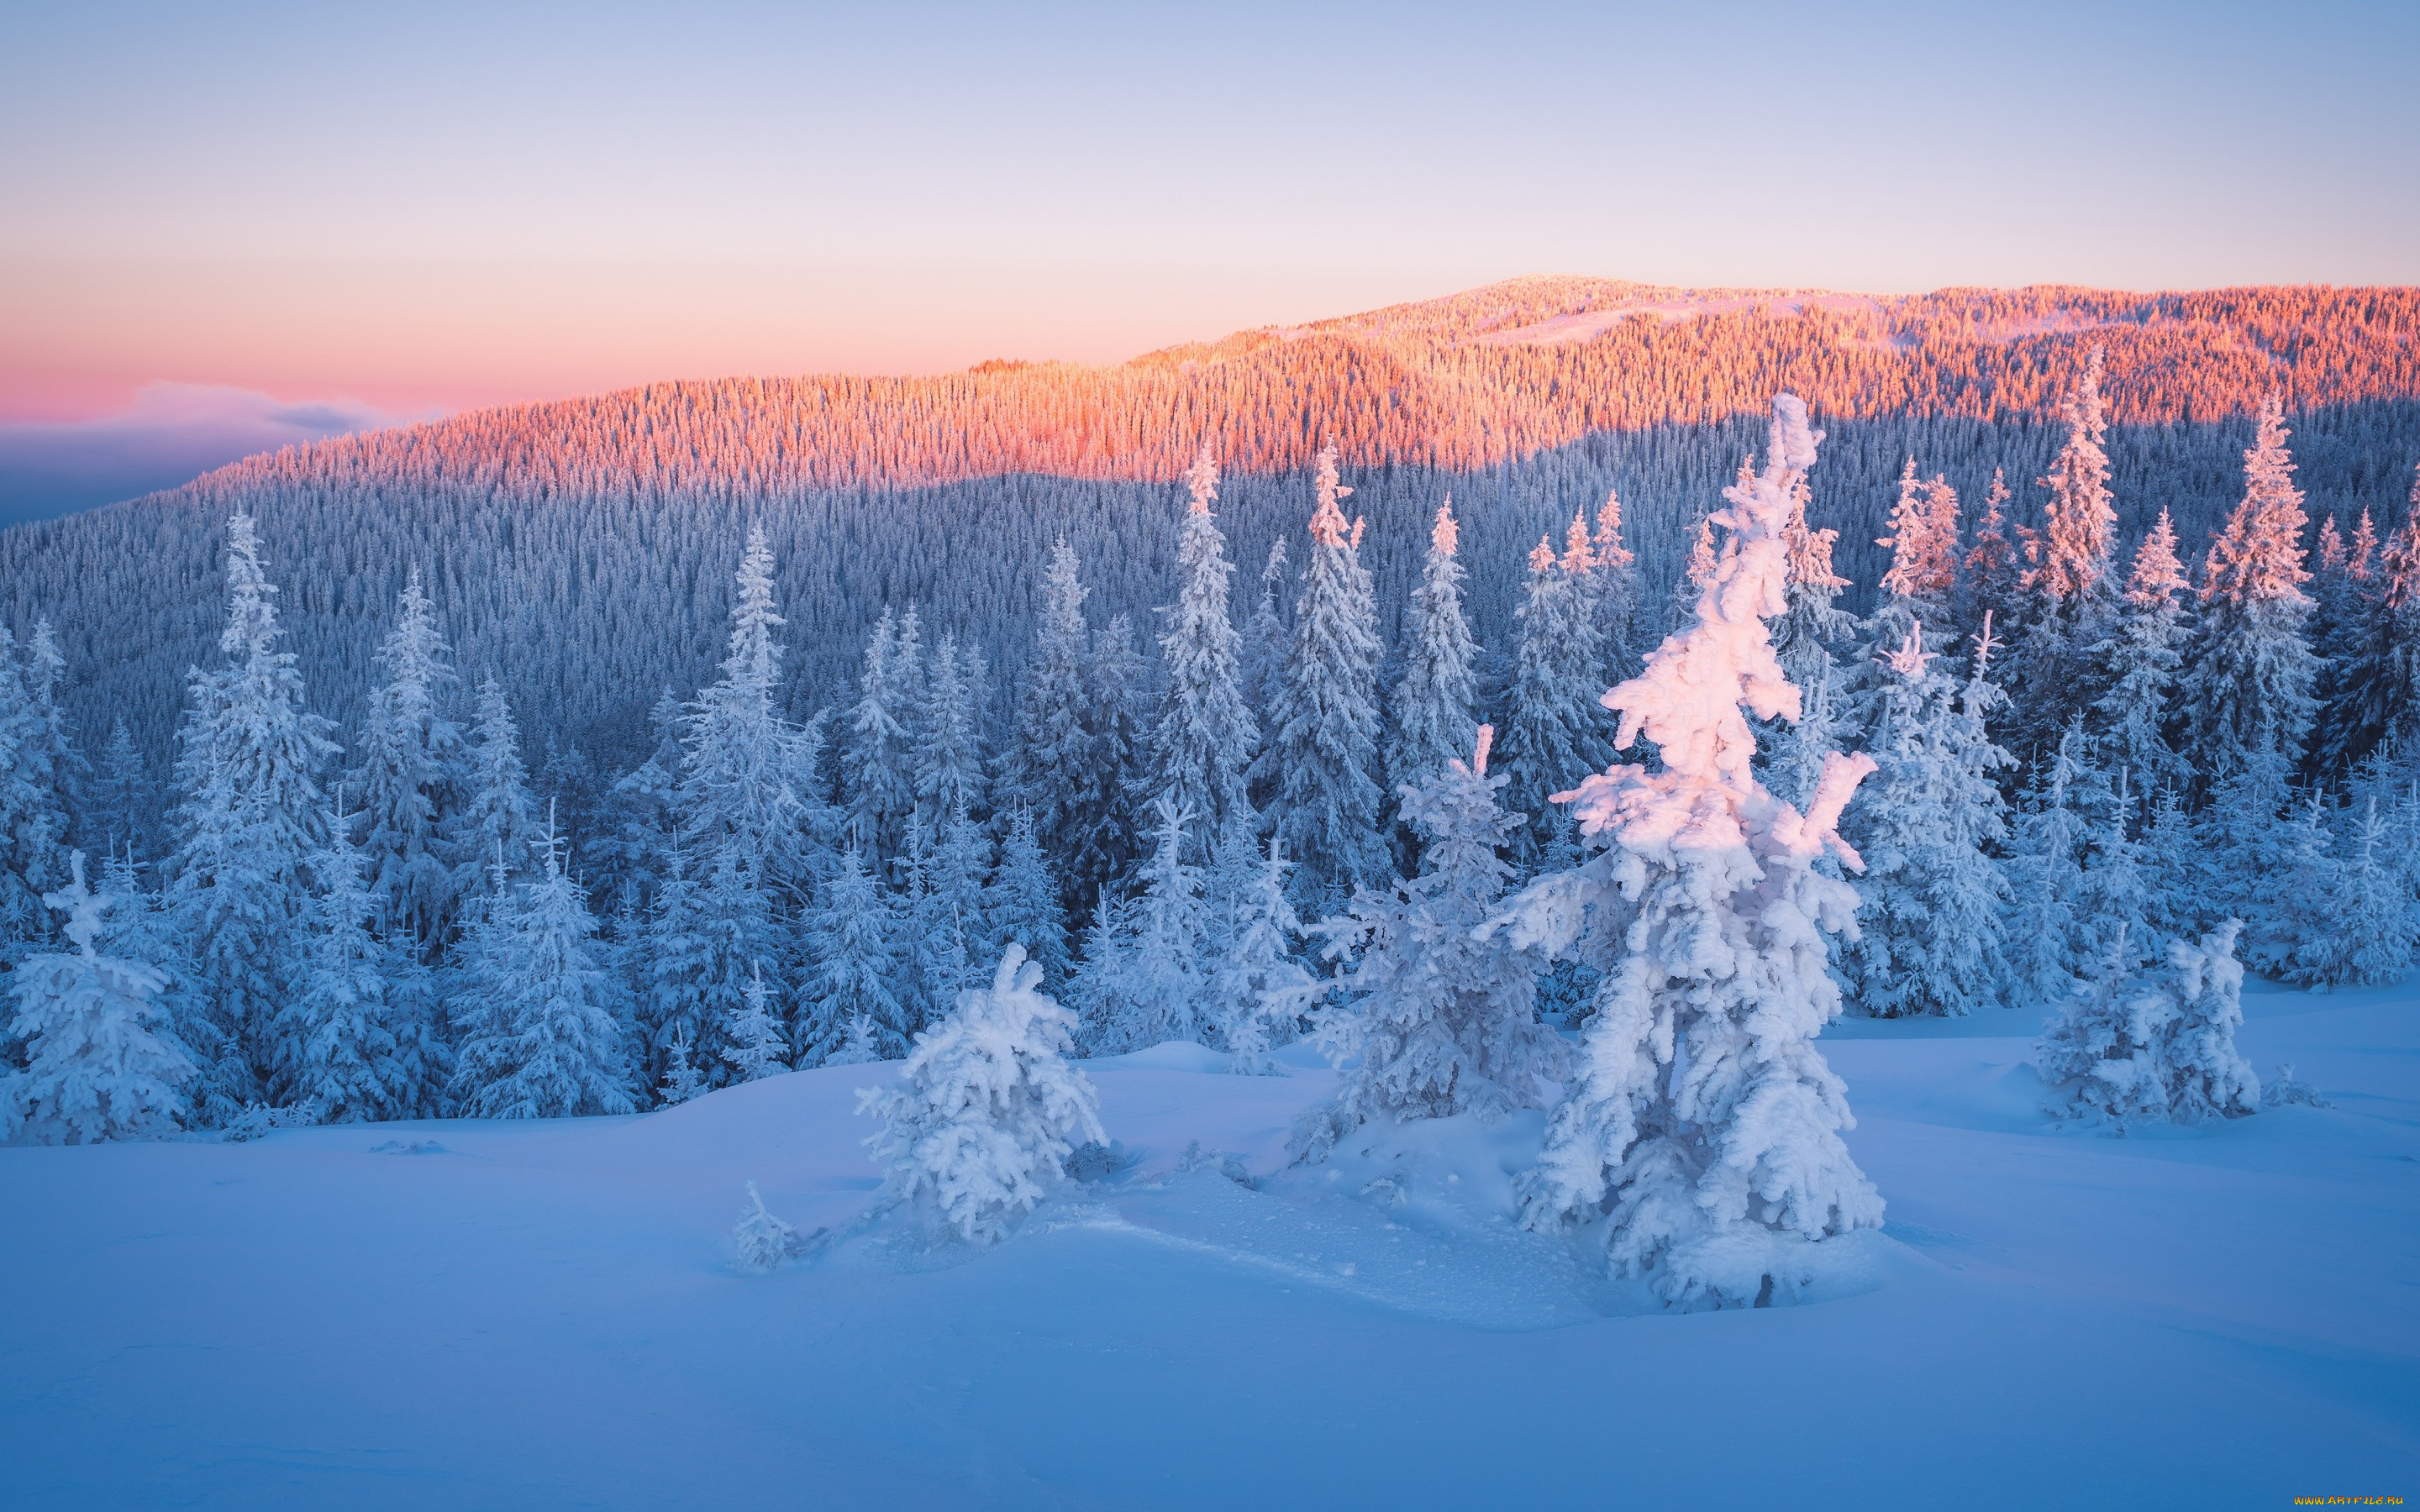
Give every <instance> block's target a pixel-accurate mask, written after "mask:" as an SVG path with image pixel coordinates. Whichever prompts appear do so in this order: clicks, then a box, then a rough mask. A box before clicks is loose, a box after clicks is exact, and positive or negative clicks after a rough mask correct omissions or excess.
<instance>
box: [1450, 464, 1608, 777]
mask: <svg viewBox="0 0 2420 1512" xmlns="http://www.w3.org/2000/svg"><path fill="white" fill-rule="evenodd" d="M1589 545H1590V549H1591V551H1592V553H1593V554H1594V555H1595V557H1596V594H1595V598H1596V623H1597V633H1598V635H1599V636H1600V637H1601V638H1602V639H1603V640H1604V644H1605V671H1604V674H1603V675H1604V677H1605V686H1606V687H1613V686H1614V685H1615V684H1616V683H1620V682H1624V681H1627V680H1628V679H1630V678H1632V677H1635V676H1637V673H1638V647H1637V633H1638V632H1637V620H1638V610H1639V608H1640V604H1639V586H1638V558H1637V555H1636V554H1634V553H1633V552H1632V551H1631V549H1630V548H1629V547H1627V546H1626V545H1624V544H1623V543H1622V539H1621V496H1620V495H1619V494H1617V493H1615V492H1614V491H1613V490H1612V489H1610V488H1608V489H1606V495H1605V502H1604V503H1602V504H1599V505H1598V506H1597V511H1596V532H1595V533H1594V535H1593V536H1591V537H1590V542H1589ZM1402 780H1405V781H1409V780H1412V779H1411V778H1409V777H1404V778H1403V779H1402Z"/></svg>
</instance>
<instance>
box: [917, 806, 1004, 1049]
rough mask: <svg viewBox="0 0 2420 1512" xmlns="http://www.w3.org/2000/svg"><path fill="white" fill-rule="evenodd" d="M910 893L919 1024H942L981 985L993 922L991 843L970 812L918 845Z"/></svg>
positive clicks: (960, 814)
mask: <svg viewBox="0 0 2420 1512" xmlns="http://www.w3.org/2000/svg"><path fill="white" fill-rule="evenodd" d="M914 861H915V870H914V872H913V886H912V887H911V890H910V892H909V894H908V902H907V918H908V937H909V942H910V954H911V956H912V958H913V960H914V961H915V964H916V980H917V988H918V994H919V996H920V998H921V1001H920V1003H919V1005H918V1011H917V1018H916V1023H917V1025H918V1026H920V1027H921V1026H925V1025H931V1024H936V1023H939V1021H940V1020H941V1019H942V1018H943V1017H944V1016H946V1015H947V1014H948V1013H949V1011H950V1007H951V1005H952V1004H954V1003H955V1002H956V1001H957V1000H958V995H959V994H960V993H964V992H968V991H970V990H971V989H973V988H974V987H975V986H977V985H978V980H977V979H978V977H979V976H980V974H981V972H982V969H983V968H982V966H981V964H980V963H981V962H982V961H983V959H984V951H985V945H986V943H987V942H988V941H989V939H990V937H991V921H990V918H988V917H987V915H986V912H985V897H984V876H985V873H986V872H989V871H990V870H991V842H990V840H989V838H988V837H986V836H985V833H984V830H983V827H982V826H981V825H977V824H976V823H975V822H974V821H973V820H972V819H971V818H970V817H969V816H968V815H967V813H966V812H965V810H959V811H957V812H955V813H954V814H952V815H950V817H949V819H948V821H947V822H946V823H944V824H943V825H942V826H941V828H940V832H939V834H938V835H937V836H936V837H935V838H934V841H933V842H932V843H931V844H930V845H924V844H923V843H922V842H921V838H920V841H919V843H918V845H917V846H916V847H915V856H914Z"/></svg>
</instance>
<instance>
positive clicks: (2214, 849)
mask: <svg viewBox="0 0 2420 1512" xmlns="http://www.w3.org/2000/svg"><path fill="white" fill-rule="evenodd" d="M2292 771H2293V765H2292V764H2291V763H2290V762H2288V760H2287V759H2286V758H2285V757H2284V756H2283V755H2281V754H2280V753H2279V752H2278V751H2277V750H2276V749H2274V748H2262V749H2259V750H2256V751H2253V752H2252V753H2251V754H2250V755H2249V757H2247V758H2246V759H2245V761H2244V762H2243V764H2242V765H2241V766H2239V767H2237V768H2236V770H2235V771H2234V772H2232V773H2230V774H2229V775H2227V776H2226V777H2224V778H2221V779H2219V780H2218V781H2217V782H2215V783H2213V784H2212V785H2211V790H2210V797H2209V801H2208V802H2207V803H2205V804H2203V806H2202V809H2201V811H2200V813H2199V814H2197V815H2196V816H2195V826H2194V828H2195V840H2196V842H2197V844H2198V847H2199V849H2200V851H2201V853H2202V855H2203V856H2207V857H2211V859H2212V860H2213V861H2214V862H2215V863H2216V864H2214V865H2212V866H2211V869H2210V870H2209V872H2208V873H2207V874H2206V875H2205V876H2203V877H2202V878H2201V879H2200V880H2201V883H2202V886H2201V888H2200V891H2199V896H2200V897H2201V899H2202V907H2201V914H2202V917H2203V918H2206V919H2221V918H2227V917H2229V916H2232V917H2234V918H2239V919H2242V920H2243V921H2244V927H2245V930H2246V932H2247V933H2248V934H2249V935H2250V939H2251V943H2252V944H2253V945H2254V947H2255V948H2257V949H2263V950H2266V949H2268V948H2270V947H2271V946H2273V945H2274V944H2275V943H2276V942H2278V941H2279V940H2281V939H2283V940H2290V939H2291V937H2292V934H2293V929H2292V925H2291V923H2290V921H2288V920H2284V919H2281V918H2280V916H2279V912H2278V904H2279V903H2280V902H2281V901H2282V898H2281V894H2282V892H2283V890H2284V888H2285V887H2288V885H2289V883H2288V879H2289V878H2290V877H2291V876H2292V874H2293V872H2295V871H2296V869H2297V868H2300V867H2305V866H2308V865H2309V864H2310V856H2309V855H2308V853H2309V851H2310V848H2311V841H2312V840H2313V839H2314V838H2315V837H2314V836H2313V835H2312V834H2311V833H2310V832H2309V831H2308V829H2307V827H2306V826H2304V825H2301V824H2300V823H2298V821H2299V820H2301V819H2302V818H2304V816H2305V815H2306V814H2307V806H2304V805H2297V804H2296V803H2295V802H2294V795H2293V791H2292V789H2291V787H2290V786H2289V785H2288V781H2289V779H2290V777H2291V774H2292ZM2222 857H2223V858H2224V859H2223V860H2221V859H2219V858H2222Z"/></svg>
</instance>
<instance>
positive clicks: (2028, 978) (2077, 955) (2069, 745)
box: [2000, 725, 2087, 1010]
mask: <svg viewBox="0 0 2420 1512" xmlns="http://www.w3.org/2000/svg"><path fill="white" fill-rule="evenodd" d="M2083 760H2084V734H2083V732H2082V730H2081V729H2080V728H2078V727H2077V726H2074V725H2070V726H2069V727H2068V730H2067V733H2065V734H2063V735H2061V736H2060V737H2059V741H2058V744H2057V745H2055V747H2053V748H2051V749H2049V750H2048V751H2045V752H2044V753H2043V754H2042V756H2041V757H2040V759H2039V760H2037V761H2036V762H2035V763H2034V766H2033V779H2032V781H2031V782H2030V783H2028V784H2027V787H2026V792H2025V795H2024V800H2023V803H2022V806H2021V808H2020V810H2019V813H2018V816H2017V821H2016V824H2015V825H2014V827H2013V832H2012V833H2011V834H2010V835H2009V844H2008V856H2007V860H2006V863H2005V865H2004V867H2003V872H2002V874H2003V876H2004V877H2005V878H2006V880H2007V883H2008V914H2007V923H2006V926H2005V928H2004V929H2003V931H2002V937H2003V938H2004V939H2005V940H2006V941H2007V942H2008V944H2007V950H2006V959H2007V962H2008V972H2007V975H2006V977H2005V978H2004V980H2002V982H2001V983H2000V995H2001V997H2002V999H2003V1000H2004V1001H2005V1002H2006V1003H2007V1005H2008V1006H2009V1007H2010V1008H2012V1009H2024V1010H2034V1009H2040V1008H2041V1007H2043V1006H2045V1005H2048V1004H2054V1003H2058V1002H2062V1001H2064V1000H2065V999H2066V997H2067V995H2068V994H2069V993H2070V992H2071V990H2072V989H2073V988H2074V985H2075V982H2076V980H2077V978H2078V977H2079V976H2080V975H2081V974H2082V973H2083V972H2084V970H2085V969H2086V964H2087V958H2086V955H2085V954H2084V952H2083V950H2082V949H2081V941H2082V930H2081V927H2080V926H2079V924H2078V922H2077V919H2076V916H2075V907H2076V903H2077V900H2078V899H2079V898H2080V897H2081V896H2082V895H2083V890H2084V863H2083V850H2084V840H2085V829H2086V819H2085V816H2084V814H2083V813H2081V812H2079V811H2078V808H2077V805H2076V803H2075V801H2074V799H2075V796H2076V789H2077V786H2078V779H2081V778H2082V777H2083V776H2084V768H2083Z"/></svg>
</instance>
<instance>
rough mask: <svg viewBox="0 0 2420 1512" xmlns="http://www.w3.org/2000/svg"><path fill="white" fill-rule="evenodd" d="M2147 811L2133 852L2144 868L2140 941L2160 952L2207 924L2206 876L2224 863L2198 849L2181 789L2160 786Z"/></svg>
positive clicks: (2191, 819)
mask: <svg viewBox="0 0 2420 1512" xmlns="http://www.w3.org/2000/svg"><path fill="white" fill-rule="evenodd" d="M2150 810H2151V813H2150V817H2149V819H2148V820H2146V821H2145V822H2144V825H2143V838H2142V843H2141V845H2140V846H2139V847H2138V849H2137V853H2136V854H2137V856H2138V858H2139V860H2140V863H2141V866H2142V869H2143V921H2144V924H2145V927H2146V928H2147V929H2148V931H2149V938H2148V939H2147V940H2146V941H2145V942H2144V944H2145V946H2146V947H2147V948H2149V949H2152V950H2154V951H2164V950H2165V949H2167V942H2168V941H2170V940H2182V939H2192V938H2195V937H2197V936H2198V935H2199V934H2200V933H2201V932H2202V931H2203V930H2204V929H2206V928H2207V927H2209V925H2210V924H2211V916H2210V914H2209V912H2208V911H2207V909H2206V907H2205V903H2206V900H2207V896H2208V894H2209V892H2210V890H2211V889H2210V885H2209V878H2210V874H2211V868H2212V866H2213V864H2217V865H2224V864H2225V862H2224V860H2223V858H2218V857H2212V856H2209V855H2207V854H2206V853H2204V851H2203V850H2202V848H2201V841H2199V839H2198V838H2197V837H2196V836H2195V834H2194V825H2193V818H2192V816H2191V814H2189V813H2188V812H2187V811H2186V809H2185V799H2184V794H2183V792H2182V791H2181V789H2180V788H2179V787H2176V786H2174V785H2171V786H2168V787H2164V788H2162V789H2161V790H2160V791H2159V794H2158V795H2157V796H2155V797H2153V798H2152V799H2151V804H2150Z"/></svg>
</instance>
